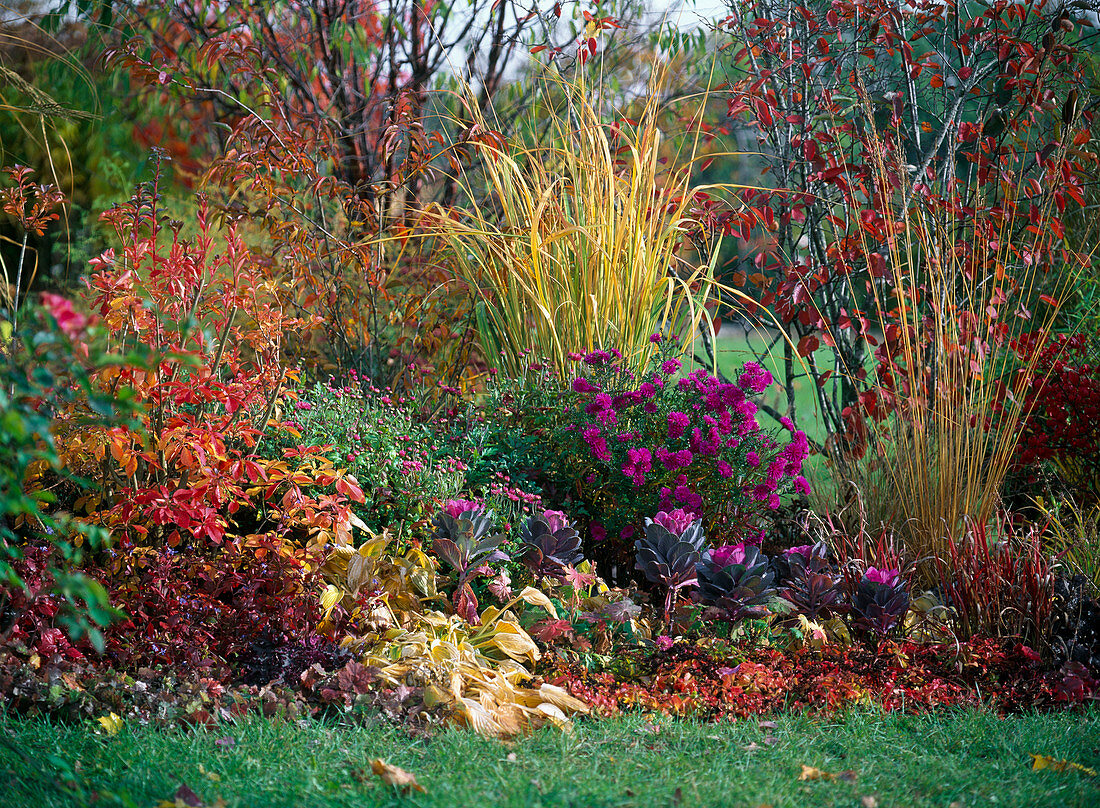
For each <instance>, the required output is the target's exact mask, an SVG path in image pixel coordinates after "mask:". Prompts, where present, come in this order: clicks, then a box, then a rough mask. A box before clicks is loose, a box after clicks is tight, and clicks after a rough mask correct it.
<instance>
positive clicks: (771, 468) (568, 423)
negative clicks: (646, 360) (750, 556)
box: [511, 335, 809, 563]
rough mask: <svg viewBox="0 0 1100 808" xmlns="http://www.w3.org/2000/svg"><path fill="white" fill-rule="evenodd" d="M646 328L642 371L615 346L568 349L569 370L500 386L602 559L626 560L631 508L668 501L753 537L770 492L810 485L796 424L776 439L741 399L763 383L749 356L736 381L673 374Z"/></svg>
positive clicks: (728, 535)
mask: <svg viewBox="0 0 1100 808" xmlns="http://www.w3.org/2000/svg"><path fill="white" fill-rule="evenodd" d="M652 339H653V341H654V342H655V343H657V344H658V345H659V347H661V348H662V349H663V351H662V358H661V361H660V362H658V363H657V369H656V370H654V371H652V372H650V373H647V374H645V375H644V376H637V375H635V374H634V373H632V372H631V371H630V369H629V368H627V367H626V366H625V365H624V363H623V362H622V359H621V357H620V356H619V355H618V354H617V353H616V352H607V351H592V352H589V353H587V354H583V355H582V354H572V355H571V357H570V358H571V360H572V362H573V367H574V370H573V371H572V373H571V375H570V378H569V379H567V380H564V381H562V380H557V379H555V378H554V377H553V376H552V375H551V374H550V372H549V371H542V372H541V374H539V373H536V374H534V375H533V376H530V377H528V378H527V379H526V380H525V383H524V389H521V390H520V391H517V392H516V393H515V394H514V395H512V396H511V398H512V402H513V404H512V406H514V407H515V408H516V413H517V416H518V417H519V418H520V419H521V420H523V421H525V423H524V425H525V427H526V428H527V429H528V430H530V431H531V432H532V433H533V434H535V435H538V436H539V437H540V438H541V440H542V441H543V444H542V446H541V447H540V448H541V451H542V452H543V453H544V454H543V457H544V464H545V465H544V468H543V469H542V471H543V472H544V473H545V474H547V476H548V477H549V478H550V479H551V480H553V481H554V482H555V483H556V484H557V485H558V486H560V489H561V493H562V494H563V495H564V496H568V497H570V498H571V499H572V500H573V501H574V502H575V503H576V504H577V505H578V506H579V507H578V508H576V509H575V510H576V511H578V512H579V511H583V512H585V513H586V514H587V516H588V517H589V520H590V524H589V536H590V538H591V539H592V541H593V545H592V550H593V552H592V553H591V554H592V555H593V556H594V557H596V558H599V559H601V560H607V561H611V562H613V563H620V562H623V561H625V558H626V557H627V555H628V553H629V549H630V547H631V545H632V543H633V540H634V538H635V536H636V535H638V534H639V533H640V531H641V529H642V524H641V518H642V517H643V516H644V515H645V514H651V513H656V512H657V511H666V512H669V511H673V510H676V509H682V510H684V511H685V512H687V513H690V514H693V515H694V516H697V517H699V518H700V519H701V520H702V522H703V525H704V528H705V529H706V531H707V533H708V535H711V536H713V537H715V538H716V539H719V540H721V541H722V542H724V543H735V542H738V541H748V542H750V543H752V544H759V543H760V541H761V538H762V536H763V531H764V526H765V524H766V519H767V516H768V514H769V513H771V512H773V511H775V510H776V509H777V508H779V506H780V501H781V495H782V494H783V493H784V492H785V491H787V490H789V489H791V488H794V489H795V490H797V491H799V492H801V493H808V492H809V484H808V483H807V482H806V479H805V478H804V477H803V476H802V474H801V471H802V462H803V461H804V460H805V458H806V456H807V455H808V453H809V446H808V443H807V440H806V436H805V434H804V433H802V432H800V431H798V430H796V429H795V428H794V426H793V424H791V423H790V422H789V421H786V420H785V421H784V422H783V425H784V427H786V429H787V430H788V431H789V433H790V435H789V437H788V439H787V441H786V442H785V443H782V444H781V442H780V441H779V440H778V439H777V438H776V437H775V436H773V435H771V434H768V433H767V432H765V431H764V429H763V428H762V427H761V426H760V424H759V423H758V422H757V420H756V413H757V405H756V404H755V403H754V402H753V400H752V399H753V397H755V396H759V395H760V394H761V393H763V392H764V391H765V390H766V389H767V388H768V386H769V385H771V383H772V378H771V375H770V374H769V373H768V372H767V371H766V370H764V369H763V368H762V367H760V366H759V365H757V364H754V363H749V364H747V365H745V367H744V369H743V370H742V372H741V373H740V375H739V376H738V378H737V380H736V382H725V381H721V380H720V379H718V378H716V377H714V376H712V375H710V374H708V373H707V372H706V371H703V370H699V371H696V372H694V373H692V374H690V375H688V376H685V377H682V378H680V377H678V373H679V371H680V369H681V366H682V365H681V362H680V360H679V359H677V358H675V357H673V356H671V355H670V350H668V349H666V347H665V346H666V342H665V340H663V339H662V338H661V337H660V336H659V335H654V336H653V338H652ZM563 388H564V389H563ZM539 391H541V395H539Z"/></svg>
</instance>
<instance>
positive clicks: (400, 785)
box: [370, 758, 424, 794]
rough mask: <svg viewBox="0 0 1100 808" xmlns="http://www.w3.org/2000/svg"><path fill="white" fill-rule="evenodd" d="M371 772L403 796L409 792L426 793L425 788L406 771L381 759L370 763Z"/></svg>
mask: <svg viewBox="0 0 1100 808" xmlns="http://www.w3.org/2000/svg"><path fill="white" fill-rule="evenodd" d="M370 768H371V771H372V772H374V773H375V774H376V775H378V776H379V777H381V778H382V782H383V783H386V784H387V785H391V786H393V787H394V788H396V789H397V790H399V791H400V792H401V793H402V794H408V793H409V791H419V792H421V793H424V786H422V785H420V783H418V782H416V778H415V777H413V775H411V774H409V773H408V772H407V771H405V770H404V769H401V768H398V767H397V766H391V765H390V764H389V763H386V761H384V760H382V759H381V758H375V759H374V760H372V761H371V762H370Z"/></svg>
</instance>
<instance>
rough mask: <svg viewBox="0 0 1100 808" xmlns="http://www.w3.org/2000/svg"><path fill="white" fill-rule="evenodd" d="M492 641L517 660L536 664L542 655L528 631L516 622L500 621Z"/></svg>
mask: <svg viewBox="0 0 1100 808" xmlns="http://www.w3.org/2000/svg"><path fill="white" fill-rule="evenodd" d="M491 642H492V645H495V646H496V647H497V648H499V649H500V650H501V651H503V652H504V653H506V654H507V655H508V656H510V657H512V659H515V660H519V661H523V660H527V661H529V662H531V663H532V664H534V663H535V662H538V660H539V657H540V656H541V654H540V653H539V648H538V646H537V645H535V641H534V640H532V639H531V637H530V636H528V634H527V632H525V631H524V630H523V629H521V628H520V627H519V626H517V625H515V624H514V623H509V622H501V623H499V624H498V631H497V632H496V633H495V634H494V635H493V639H492V641H491Z"/></svg>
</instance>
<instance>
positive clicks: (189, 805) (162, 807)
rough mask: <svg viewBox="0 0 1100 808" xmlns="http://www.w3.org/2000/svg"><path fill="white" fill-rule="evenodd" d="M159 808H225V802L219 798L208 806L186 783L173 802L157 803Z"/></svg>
mask: <svg viewBox="0 0 1100 808" xmlns="http://www.w3.org/2000/svg"><path fill="white" fill-rule="evenodd" d="M157 808H225V800H223V799H222V798H221V797H219V798H218V799H217V800H216V801H214V802H213V803H210V804H209V805H207V803H205V802H203V801H202V797H200V796H199V795H198V794H196V793H195V792H194V791H192V790H191V788H190V787H189V786H188V785H187V784H186V783H183V784H181V785H180V787H179V788H177V789H176V793H175V794H174V795H173V797H172V799H171V800H161V801H160V802H159V803H157Z"/></svg>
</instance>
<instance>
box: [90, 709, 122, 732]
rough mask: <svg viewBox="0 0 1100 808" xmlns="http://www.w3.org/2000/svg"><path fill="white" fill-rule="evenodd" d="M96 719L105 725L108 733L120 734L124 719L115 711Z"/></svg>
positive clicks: (105, 730)
mask: <svg viewBox="0 0 1100 808" xmlns="http://www.w3.org/2000/svg"><path fill="white" fill-rule="evenodd" d="M96 721H98V722H99V724H100V725H101V726H102V727H103V732H104V734H106V735H118V731H119V730H120V729H122V719H121V718H119V717H118V715H116V714H115V713H111V714H110V715H105V716H103V717H101V718H97V719H96Z"/></svg>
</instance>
